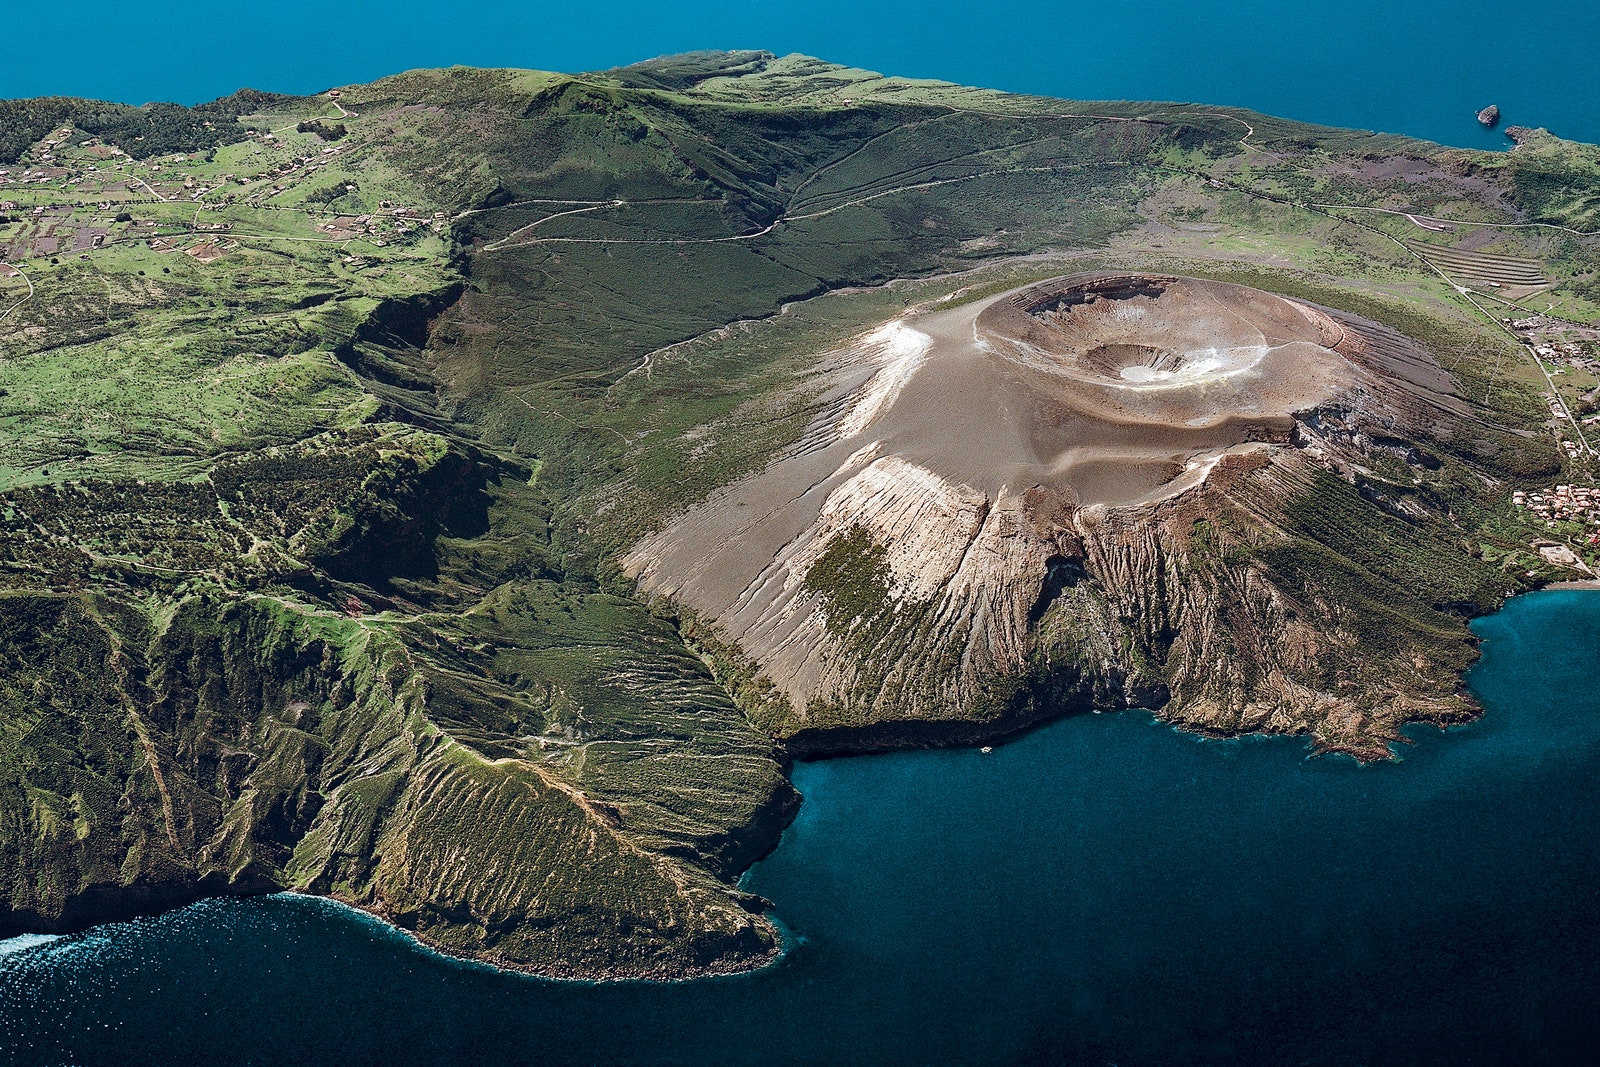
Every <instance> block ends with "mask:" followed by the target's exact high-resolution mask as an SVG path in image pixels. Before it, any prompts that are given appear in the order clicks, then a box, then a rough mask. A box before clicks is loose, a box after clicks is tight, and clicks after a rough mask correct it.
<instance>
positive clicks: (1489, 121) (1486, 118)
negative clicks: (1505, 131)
mask: <svg viewBox="0 0 1600 1067" xmlns="http://www.w3.org/2000/svg"><path fill="white" fill-rule="evenodd" d="M1478 121H1479V122H1481V123H1483V126H1484V129H1487V130H1492V129H1494V128H1495V127H1496V126H1498V125H1499V124H1500V107H1499V105H1498V104H1490V105H1489V106H1488V107H1486V108H1484V109H1483V110H1482V111H1480V112H1478Z"/></svg>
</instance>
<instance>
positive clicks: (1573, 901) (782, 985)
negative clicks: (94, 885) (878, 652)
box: [0, 591, 1600, 1067]
mask: <svg viewBox="0 0 1600 1067" xmlns="http://www.w3.org/2000/svg"><path fill="white" fill-rule="evenodd" d="M1477 629H1478V631H1479V632H1480V633H1481V634H1482V635H1483V637H1484V638H1486V642H1485V645H1484V658H1483V660H1482V662H1481V664H1480V665H1479V666H1478V667H1477V668H1475V669H1474V671H1473V673H1472V675H1471V679H1470V681H1471V684H1472V686H1473V688H1474V690H1475V691H1476V692H1477V693H1478V694H1479V696H1480V697H1481V698H1482V699H1483V701H1484V703H1485V705H1486V706H1487V708H1488V713H1487V714H1486V715H1485V716H1484V717H1483V718H1482V719H1481V720H1479V721H1478V722H1476V723H1474V724H1471V725H1469V726H1465V727H1460V728H1457V729H1454V730H1451V731H1448V732H1441V731H1438V730H1435V729H1432V728H1419V729H1417V730H1415V731H1414V732H1415V735H1416V741H1417V743H1416V744H1415V745H1414V746H1408V747H1405V749H1404V753H1403V754H1404V757H1405V758H1404V761H1403V762H1399V763H1393V764H1387V765H1379V766H1367V767H1362V766H1358V765H1357V764H1355V763H1354V762H1352V761H1350V760H1346V759H1339V758H1322V759H1307V758H1306V748H1305V746H1304V744H1303V743H1302V742H1299V741H1295V740H1289V739H1275V740H1263V739H1247V740H1242V741H1234V742H1217V741H1203V740H1199V739H1196V738H1194V737H1190V736H1187V735H1184V734H1180V733H1177V732H1175V731H1173V730H1171V729H1169V728H1167V727H1165V726H1162V725H1159V724H1157V723H1155V722H1153V721H1152V720H1151V719H1150V718H1149V717H1147V716H1142V715H1138V714H1108V715H1090V716H1082V717H1077V718H1072V719H1068V720H1065V721H1062V722H1059V723H1057V724H1055V725H1053V726H1051V727H1048V728H1046V729H1042V730H1039V731H1037V732H1035V733H1033V734H1031V735H1029V736H1027V737H1025V738H1023V739H1021V740H1019V741H1017V742H1015V743H1013V744H1010V745H1005V746H1001V747H999V748H997V749H995V750H994V751H993V752H991V753H988V754H984V753H981V752H978V751H975V750H961V751H944V752H915V753H902V754H896V755H888V756H872V757H862V758H856V759H846V760H834V761H828V762H821V763H813V764H803V765H800V766H799V767H797V768H796V773H795V780H796V782H797V784H798V785H799V787H800V788H801V790H802V791H803V792H804V794H805V797H806V799H805V803H804V804H803V806H802V807H801V809H800V815H799V818H798V819H797V821H796V822H795V824H794V825H793V827H792V828H791V829H790V830H789V832H788V834H787V835H786V836H785V838H784V840H783V843H782V845H781V846H780V847H779V849H778V851H777V852H776V853H775V854H774V855H773V856H772V857H771V858H769V859H768V860H767V861H765V862H764V863H762V864H761V865H759V866H758V867H757V868H756V869H755V870H754V871H753V872H752V873H751V875H750V876H749V878H748V880H747V884H748V886H749V888H751V889H753V890H755V891H757V892H760V893H762V894H765V895H767V896H769V897H771V898H772V899H773V900H774V901H775V902H776V904H777V914H778V915H779V916H780V917H781V918H782V920H783V921H784V922H785V923H786V924H787V925H788V927H789V928H790V929H791V931H792V939H793V941H794V948H793V949H792V951H791V952H790V954H789V955H788V956H787V957H786V958H785V959H784V960H783V961H782V962H781V963H779V964H778V965H776V966H775V967H772V968H770V969H769V970H767V971H765V972H762V973H759V974H756V975H753V976H744V977H737V978H727V979H715V980H707V981H699V982H691V983H682V984H675V985H673V984H668V985H662V984H653V983H627V984H620V985H611V986H603V987H597V986H591V985H584V984H578V983H558V982H549V981H542V980H538V979H531V978H526V977H521V976H515V975H507V974H499V973H495V972H492V971H489V970H487V969H484V968H481V967H475V966H470V965H466V964H462V963H459V962H455V961H450V960H446V959H443V958H441V957H438V956H435V955H433V954H430V953H428V952H425V951H423V950H420V949H418V948H416V947H415V946H414V945H413V944H412V943H410V942H409V941H407V940H406V939H405V938H404V937H403V936H401V935H400V934H398V933H396V932H395V931H393V930H391V929H388V928H386V927H384V926H382V925H381V924H379V923H376V922H375V921H373V920H370V919H368V918H366V917H365V916H361V915H359V914H358V913H353V912H350V911H348V910H345V909H342V908H340V907H338V906H336V905H332V904H328V903H326V902H321V901H316V900H311V899H306V898H297V897H291V896H278V897H267V898H257V899H253V900H233V901H211V902H206V903H202V904H199V905H196V906H194V907H191V908H188V909H185V910H183V911H179V912H175V913H172V914H169V915H166V916H162V917H159V918H153V919H146V920H142V921H139V922H134V923H128V924H122V925H115V926H108V927H102V928H100V929H98V930H94V931H90V932H88V933H85V934H81V935H77V936H74V937H69V938H64V939H60V940H55V941H50V942H47V943H44V944H36V945H34V946H33V947H31V948H27V949H24V950H21V951H16V952H13V953H11V954H9V955H5V956H0V1062H13V1063H19V1064H46V1063H47V1064H68V1063H71V1064H112V1063H124V1062H148V1063H171V1064H181V1063H205V1064H227V1063H263V1064H265V1063H274V1064H275V1063H296V1062H299V1063H305V1064H321V1063H340V1064H352V1065H355V1064H368V1063H373V1064H376V1063H414V1062H428V1063H463V1064H465V1063H474V1064H482V1063H502V1062H504V1063H535V1062H536V1063H539V1064H541V1065H552V1067H554V1065H560V1064H587V1063H597V1064H629V1063H639V1064H658V1063H679V1064H700V1063H712V1064H743V1063H750V1064H788V1063H794V1064H839V1063H887V1064H893V1063H908V1064H909V1063H928V1064H933V1063H938V1064H946V1063H1038V1062H1072V1063H1080V1062H1081V1063H1089V1064H1108V1063H1116V1064H1120V1065H1123V1067H1127V1065H1132V1064H1180V1063H1238V1062H1253V1063H1272V1064H1289V1063H1327V1064H1362V1063H1367V1064H1380V1063H1396V1064H1420V1063H1440V1064H1452V1065H1455V1064H1466V1063H1485V1064H1492V1063H1505V1062H1516V1063H1539V1062H1545V1063H1584V1062H1591V1063H1592V1062H1595V1052H1596V1050H1600V1010H1597V1009H1600V984H1597V980H1600V912H1597V910H1596V905H1597V900H1596V896H1597V891H1596V887H1597V886H1600V836H1597V830H1600V686H1597V685H1596V684H1595V680H1594V670H1595V662H1596V652H1597V650H1600V593H1584V592H1570V591H1563V592H1546V593H1540V594H1535V595H1532V596H1528V597H1523V598H1520V599H1517V600H1515V601H1513V602H1512V603H1511V604H1510V605H1509V606H1508V607H1507V608H1506V609H1505V610H1504V611H1503V612H1501V613H1500V614H1498V615H1496V616H1494V617H1491V618H1488V619H1485V620H1482V621H1481V622H1479V623H1478V624H1477ZM3 946H4V943H0V947H3Z"/></svg>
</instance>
